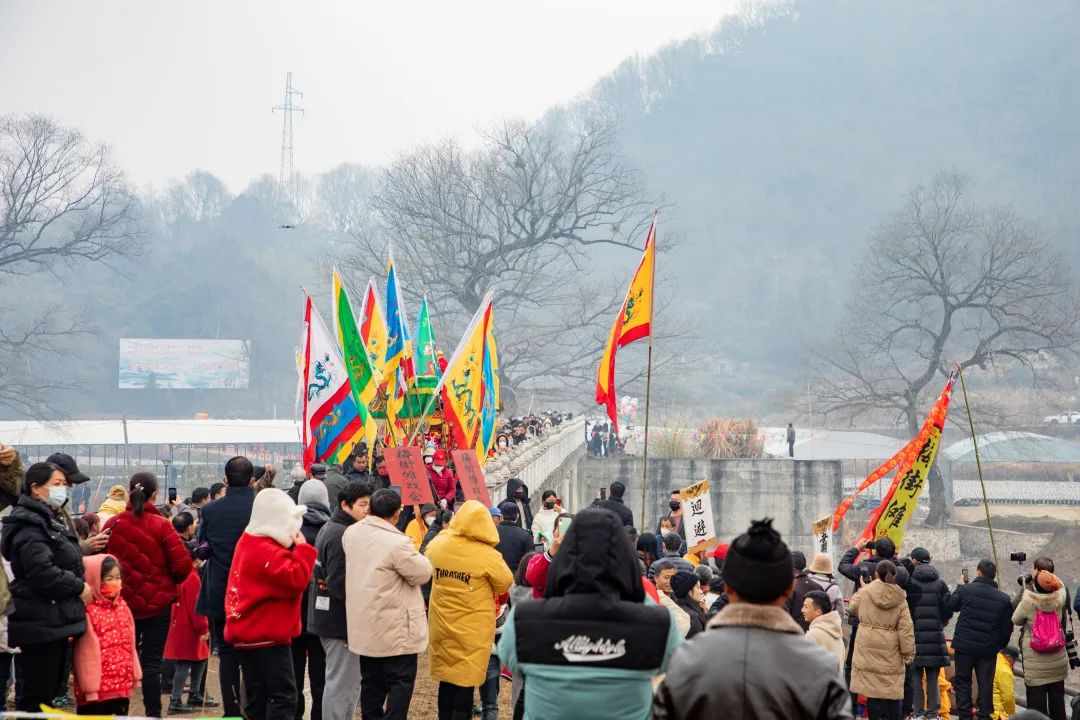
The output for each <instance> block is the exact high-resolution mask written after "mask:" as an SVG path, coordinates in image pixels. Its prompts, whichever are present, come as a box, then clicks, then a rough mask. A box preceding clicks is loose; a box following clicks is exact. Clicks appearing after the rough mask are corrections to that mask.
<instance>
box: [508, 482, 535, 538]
mask: <svg viewBox="0 0 1080 720" xmlns="http://www.w3.org/2000/svg"><path fill="white" fill-rule="evenodd" d="M506 499H507V500H508V501H510V502H512V503H514V504H515V505H517V509H518V525H520V526H521V527H523V528H525V529H526V530H528V531H529V532H532V526H533V512H532V507H530V505H529V486H528V485H526V484H525V483H524V481H522V480H520V479H518V478H510V480H509V482H507V483H506Z"/></svg>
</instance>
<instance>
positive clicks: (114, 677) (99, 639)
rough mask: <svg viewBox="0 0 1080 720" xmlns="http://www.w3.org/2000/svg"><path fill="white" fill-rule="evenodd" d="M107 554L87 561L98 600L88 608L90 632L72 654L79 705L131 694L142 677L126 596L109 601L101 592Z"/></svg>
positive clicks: (95, 599) (77, 643)
mask: <svg viewBox="0 0 1080 720" xmlns="http://www.w3.org/2000/svg"><path fill="white" fill-rule="evenodd" d="M107 557H109V556H108V555H91V556H90V557H88V558H86V559H85V561H84V565H85V568H86V584H87V585H89V586H90V588H91V589H92V590H93V591H94V601H93V602H92V603H90V604H89V605H88V606H87V607H86V633H85V634H84V635H82V637H80V638H79V639H78V640H77V641H76V642H75V648H74V652H73V654H72V669H73V670H74V676H75V703H76V704H77V705H86V704H87V703H95V702H104V701H106V700H117V699H119V698H128V697H131V689H132V688H133V687H134V686H135V685H136V684H137V683H138V682H139V681H140V680H142V668H141V667H140V666H139V656H138V653H137V652H136V649H135V620H134V618H132V617H131V610H129V609H128V606H127V603H125V602H124V598H123V597H122V596H121V597H118V598H116V599H115V600H106V599H105V598H104V597H102V595H101V564H102V563H103V562H104V561H105V558H107Z"/></svg>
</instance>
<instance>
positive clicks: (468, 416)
mask: <svg viewBox="0 0 1080 720" xmlns="http://www.w3.org/2000/svg"><path fill="white" fill-rule="evenodd" d="M492 316H493V312H492V304H491V293H488V296H487V297H486V298H484V302H483V303H482V304H481V305H480V308H479V309H478V310H477V311H476V314H475V315H474V316H473V318H472V321H471V322H470V323H469V327H468V329H467V330H466V331H465V335H464V336H463V337H462V338H461V343H460V344H459V345H458V347H457V350H455V351H454V354H453V356H451V358H450V362H449V363H447V365H446V372H444V373H443V377H442V380H441V382H442V384H443V385H442V393H443V395H442V397H443V413H444V415H445V416H446V420H447V421H448V422H449V423H450V425H451V428H452V433H453V437H454V442H455V444H456V445H457V447H458V448H460V449H463V450H464V449H467V448H473V449H477V446H478V444H479V436H480V434H481V426H482V423H481V420H482V418H483V413H484V408H485V402H486V398H487V393H489V392H490V393H494V392H495V388H494V387H492V385H493V383H491V382H490V381H489V382H485V381H484V376H485V368H484V358H485V354H486V352H487V346H488V341H489V338H490V328H491V326H492ZM492 350H493V348H492ZM493 375H494V367H493V368H492V372H491V373H490V374H489V378H490V377H491V376H493ZM484 452H485V453H486V449H485V451H484ZM478 455H480V454H479V452H478ZM480 457H483V456H482V455H480Z"/></svg>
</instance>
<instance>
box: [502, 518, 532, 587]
mask: <svg viewBox="0 0 1080 720" xmlns="http://www.w3.org/2000/svg"><path fill="white" fill-rule="evenodd" d="M499 511H500V512H501V513H502V522H500V523H499V524H498V526H496V528H495V529H496V530H497V531H498V532H499V544H498V545H496V546H495V549H496V550H498V551H499V552H500V553H501V554H502V556H503V560H505V561H506V564H507V566H508V567H509V568H510V572H515V573H516V572H517V569H518V565H520V564H521V558H523V557H525V554H526V553H528V552H529V551H530V550H532V549H533V538H532V535H531V534H530V533H529V531H528V530H525V529H524V528H522V527H521V525H519V524H518V508H517V505H516V504H514V503H512V502H510V501H509V500H507V501H506V502H503V503H500V504H499Z"/></svg>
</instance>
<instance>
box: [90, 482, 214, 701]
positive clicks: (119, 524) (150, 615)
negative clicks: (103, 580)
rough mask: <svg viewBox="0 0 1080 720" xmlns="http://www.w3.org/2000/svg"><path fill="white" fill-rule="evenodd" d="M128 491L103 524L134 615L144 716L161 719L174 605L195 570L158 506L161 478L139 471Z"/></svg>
mask: <svg viewBox="0 0 1080 720" xmlns="http://www.w3.org/2000/svg"><path fill="white" fill-rule="evenodd" d="M128 489H129V494H128V504H127V508H126V509H125V510H124V512H122V513H120V514H119V515H117V516H116V517H114V518H112V519H111V520H109V521H108V522H107V523H105V531H106V532H110V533H111V534H110V535H109V549H108V552H109V554H110V555H112V556H114V557H115V558H116V559H117V560H118V561H119V562H120V566H121V567H122V568H123V570H124V585H123V590H122V592H123V597H124V600H125V602H127V604H128V607H130V608H131V614H132V615H133V616H134V617H135V637H136V641H137V642H138V646H139V663H140V664H141V665H142V690H143V702H144V704H145V707H146V715H147V716H148V717H161V665H162V660H163V658H164V654H165V641H166V639H167V638H168V636H169V624H170V616H171V610H172V604H173V602H175V601H176V597H177V586H178V585H179V584H181V583H182V582H184V580H186V579H187V576H188V575H189V574H190V573H191V571H192V568H193V567H194V566H193V565H192V562H191V555H190V554H189V553H188V550H187V547H186V546H185V545H184V541H183V540H181V539H180V535H178V534H177V532H176V530H175V529H174V528H173V525H172V522H170V521H169V520H168V519H167V518H166V517H165V516H164V515H163V514H162V513H161V511H160V510H158V509H157V507H156V506H155V505H154V501H155V500H157V497H158V479H157V475H155V474H154V473H152V472H137V473H135V474H134V475H132V476H131V480H130V481H129V483H128Z"/></svg>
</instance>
